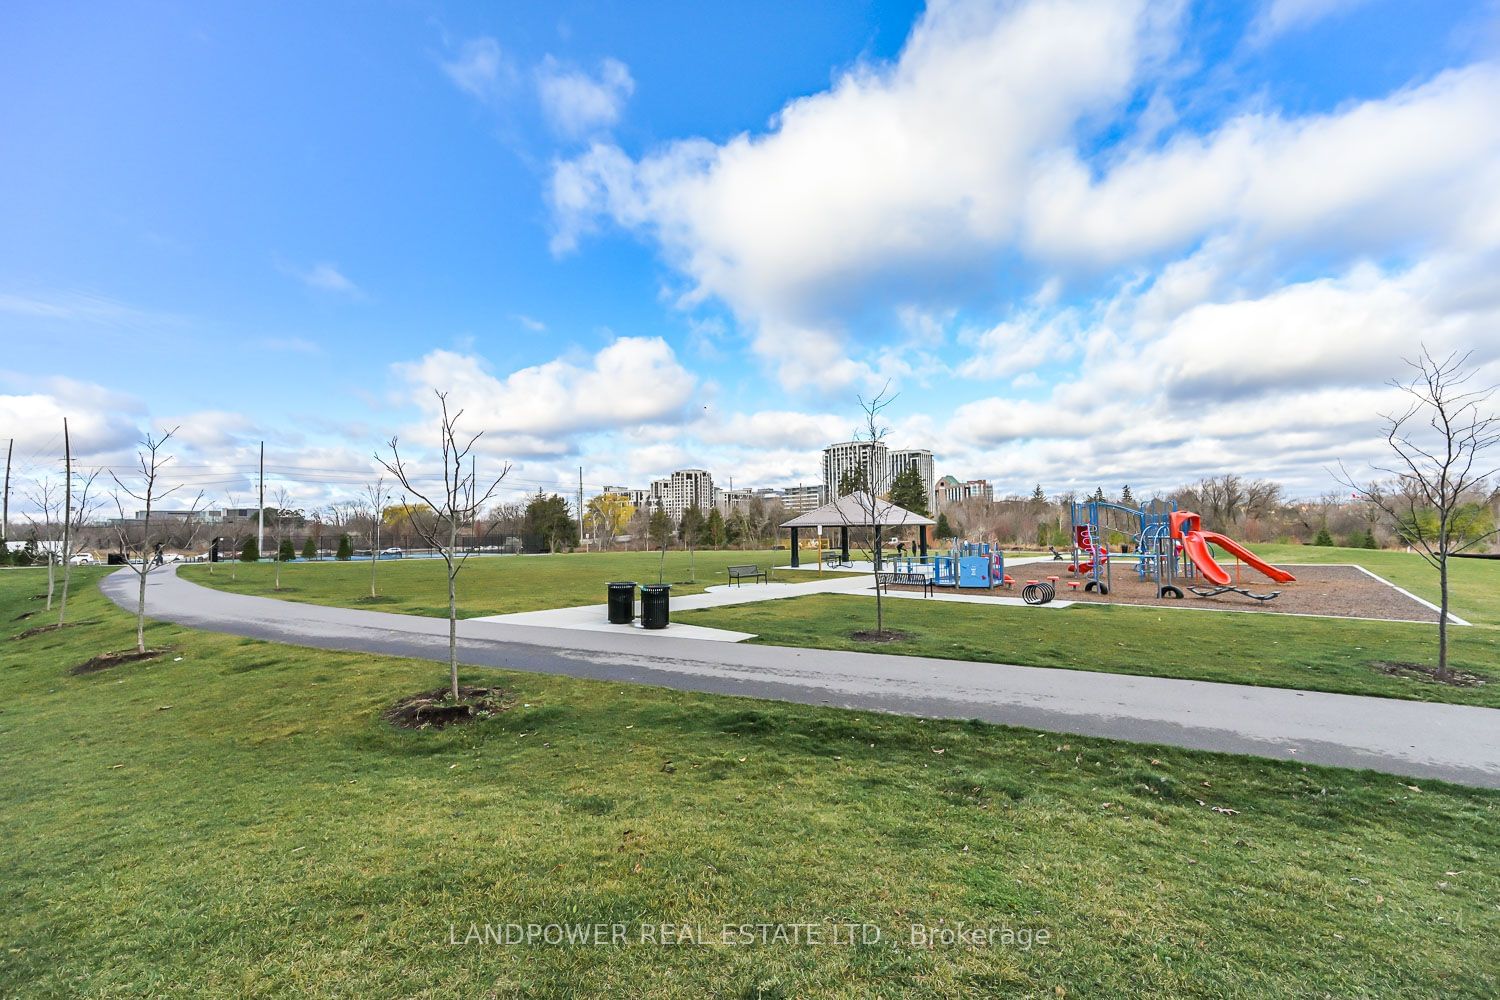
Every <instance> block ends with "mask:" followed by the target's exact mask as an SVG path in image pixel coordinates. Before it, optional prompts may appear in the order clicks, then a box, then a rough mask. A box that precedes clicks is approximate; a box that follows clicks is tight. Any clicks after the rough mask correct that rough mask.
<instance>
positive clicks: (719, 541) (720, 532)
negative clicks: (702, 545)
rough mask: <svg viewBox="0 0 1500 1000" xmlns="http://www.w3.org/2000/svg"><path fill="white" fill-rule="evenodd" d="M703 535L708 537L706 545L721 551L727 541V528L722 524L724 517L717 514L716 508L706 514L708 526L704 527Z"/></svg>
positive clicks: (717, 509)
mask: <svg viewBox="0 0 1500 1000" xmlns="http://www.w3.org/2000/svg"><path fill="white" fill-rule="evenodd" d="M705 534H706V535H707V537H708V544H709V545H712V546H713V547H714V548H716V549H722V548H723V547H724V546H725V544H726V543H727V542H728V541H729V529H728V526H726V525H725V524H724V515H723V514H721V513H719V508H717V507H715V508H714V509H713V510H711V511H709V512H708V524H707V525H706V526H705Z"/></svg>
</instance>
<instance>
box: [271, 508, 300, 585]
mask: <svg viewBox="0 0 1500 1000" xmlns="http://www.w3.org/2000/svg"><path fill="white" fill-rule="evenodd" d="M271 501H272V502H273V503H275V504H276V570H275V573H276V580H275V582H274V583H273V584H272V589H274V590H280V589H281V563H282V558H281V550H282V539H283V538H285V537H286V522H287V519H288V518H291V517H296V516H298V515H299V514H300V513H301V511H297V510H293V509H292V496H291V494H290V493H288V492H287V491H286V487H285V486H278V487H276V489H275V491H274V492H273V493H272V494H271Z"/></svg>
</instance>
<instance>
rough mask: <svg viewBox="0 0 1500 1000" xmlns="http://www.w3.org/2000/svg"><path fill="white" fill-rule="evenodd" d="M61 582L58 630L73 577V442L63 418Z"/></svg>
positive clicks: (64, 616)
mask: <svg viewBox="0 0 1500 1000" xmlns="http://www.w3.org/2000/svg"><path fill="white" fill-rule="evenodd" d="M62 557H63V581H62V601H61V603H60V604H59V605H58V608H57V625H58V627H59V628H61V627H62V626H63V624H64V623H66V622H67V620H68V584H69V582H71V580H72V577H73V441H72V439H71V438H70V437H69V436H68V420H67V418H66V417H64V418H63V545H62Z"/></svg>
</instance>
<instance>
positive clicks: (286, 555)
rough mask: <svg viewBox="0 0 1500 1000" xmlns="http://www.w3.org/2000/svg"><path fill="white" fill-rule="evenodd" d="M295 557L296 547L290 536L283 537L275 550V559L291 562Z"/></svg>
mask: <svg viewBox="0 0 1500 1000" xmlns="http://www.w3.org/2000/svg"><path fill="white" fill-rule="evenodd" d="M295 558H297V547H296V546H295V545H293V544H292V540H291V539H290V538H283V539H282V540H281V546H280V547H279V548H278V549H277V550H276V561H277V562H291V561H292V560H293V559H295Z"/></svg>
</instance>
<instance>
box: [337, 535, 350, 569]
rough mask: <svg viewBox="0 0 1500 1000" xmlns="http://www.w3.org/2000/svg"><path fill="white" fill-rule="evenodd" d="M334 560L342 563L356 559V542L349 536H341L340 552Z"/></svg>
mask: <svg viewBox="0 0 1500 1000" xmlns="http://www.w3.org/2000/svg"><path fill="white" fill-rule="evenodd" d="M334 558H335V559H338V560H339V561H340V562H348V561H349V560H350V559H353V558H354V542H353V540H352V539H350V537H349V536H348V535H347V534H343V535H340V536H339V551H338V554H337V555H336V556H334Z"/></svg>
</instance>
